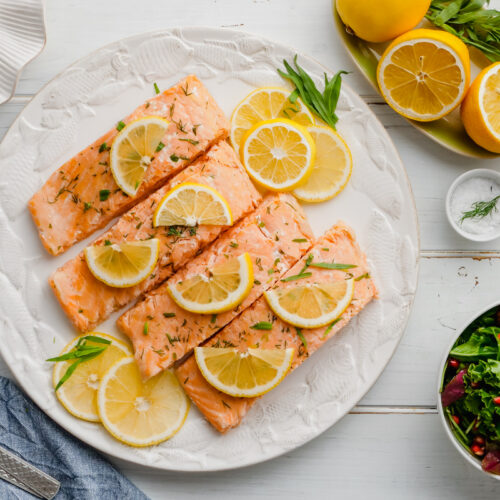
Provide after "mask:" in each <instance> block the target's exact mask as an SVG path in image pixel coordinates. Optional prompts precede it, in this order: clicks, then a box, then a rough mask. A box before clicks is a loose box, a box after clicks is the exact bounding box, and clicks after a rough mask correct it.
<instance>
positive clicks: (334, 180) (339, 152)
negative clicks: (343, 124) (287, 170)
mask: <svg viewBox="0 0 500 500" xmlns="http://www.w3.org/2000/svg"><path fill="white" fill-rule="evenodd" d="M307 130H308V131H309V133H310V134H311V137H312V138H313V140H314V143H315V144H316V159H315V161H314V165H313V168H312V173H311V176H310V177H309V179H307V181H306V182H305V183H304V184H302V185H301V186H299V187H298V188H297V189H295V190H294V192H293V194H294V195H295V196H296V197H297V198H299V200H302V201H308V202H310V203H314V202H319V201H326V200H329V199H330V198H333V197H334V196H336V195H338V194H339V193H340V192H341V191H342V190H343V189H344V188H345V186H346V185H347V182H348V181H349V178H350V177H351V172H352V156H351V151H350V150H349V148H348V147H347V144H346V143H345V142H344V140H343V139H342V137H340V135H339V134H337V133H336V132H335V131H334V130H332V129H331V128H330V127H319V126H314V127H309V128H308V129H307Z"/></svg>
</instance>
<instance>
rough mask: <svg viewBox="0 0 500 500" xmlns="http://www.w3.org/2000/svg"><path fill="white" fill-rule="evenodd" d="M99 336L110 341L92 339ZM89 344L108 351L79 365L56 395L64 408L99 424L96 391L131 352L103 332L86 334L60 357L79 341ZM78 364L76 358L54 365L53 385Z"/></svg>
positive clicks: (71, 346)
mask: <svg viewBox="0 0 500 500" xmlns="http://www.w3.org/2000/svg"><path fill="white" fill-rule="evenodd" d="M86 337H100V338H103V339H105V340H108V341H109V342H111V343H110V344H107V345H105V344H102V343H100V342H96V341H95V340H92V339H91V338H88V339H86ZM84 340H85V341H86V344H85V345H86V346H91V347H106V349H105V350H104V351H103V352H102V353H101V354H99V355H98V356H96V357H95V358H93V359H89V360H88V361H83V362H82V363H80V364H79V365H78V366H77V367H76V369H75V371H74V372H73V373H72V374H71V376H70V377H69V378H68V379H67V380H66V381H65V382H64V383H63V384H62V385H61V386H60V387H59V389H57V391H56V396H57V399H58V400H59V401H60V403H61V404H62V405H63V406H64V408H65V409H66V410H67V411H68V412H69V413H71V414H72V415H74V416H75V417H78V418H81V419H82V420H88V421H89V422H99V414H98V412H97V389H98V387H99V383H100V381H101V379H102V377H103V375H104V374H105V373H106V372H107V371H108V369H109V367H110V366H112V365H113V364H114V363H115V362H116V361H118V360H119V359H121V358H123V357H124V356H131V355H132V352H131V351H130V349H129V348H128V346H127V345H126V344H124V343H123V342H121V341H120V340H118V339H115V338H114V337H111V336H110V335H107V334H105V333H100V332H91V333H85V334H83V335H80V336H79V337H76V338H75V339H73V340H72V341H71V342H70V343H69V344H68V345H67V346H66V347H65V348H64V349H63V350H62V351H61V355H63V354H67V353H68V352H69V351H71V350H72V349H74V348H75V347H76V344H77V343H78V342H83V341H84ZM74 362H75V360H74V359H72V360H68V361H59V362H56V364H55V365H54V371H53V372H52V382H53V384H54V387H56V386H57V384H58V382H59V381H60V380H61V378H62V377H63V375H64V374H65V373H66V370H67V369H68V368H69V367H70V366H71V365H72V364H73V363H74Z"/></svg>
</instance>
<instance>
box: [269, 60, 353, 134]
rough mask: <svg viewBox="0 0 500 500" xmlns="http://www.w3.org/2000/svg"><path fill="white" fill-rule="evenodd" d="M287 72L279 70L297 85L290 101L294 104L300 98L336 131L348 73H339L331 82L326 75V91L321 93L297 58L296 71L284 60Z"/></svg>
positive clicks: (295, 62)
mask: <svg viewBox="0 0 500 500" xmlns="http://www.w3.org/2000/svg"><path fill="white" fill-rule="evenodd" d="M283 64H284V66H285V69H286V72H284V71H282V70H280V69H278V73H279V74H280V75H281V76H282V77H283V78H286V79H287V80H290V81H291V82H292V83H293V84H294V85H295V90H294V91H293V92H292V93H291V94H290V97H289V98H288V99H289V101H290V102H291V103H292V104H294V103H295V101H296V100H297V98H298V97H300V98H301V99H302V101H303V102H304V104H305V105H306V106H307V107H308V108H309V110H310V111H311V112H312V113H315V114H316V115H318V116H319V117H320V118H321V119H322V120H323V121H324V122H325V123H327V124H328V125H330V127H332V128H333V129H335V125H336V123H337V122H338V119H339V118H338V116H337V115H336V113H335V110H336V109H337V103H338V100H339V95H340V86H341V85H342V75H343V74H344V75H347V71H342V70H341V71H339V72H337V73H336V74H335V75H333V77H332V78H331V79H330V80H329V79H328V76H327V74H326V73H325V74H324V78H325V89H324V90H323V93H321V92H320V91H319V90H318V89H317V87H316V84H315V83H314V81H313V79H312V78H311V77H310V76H309V75H308V74H307V73H306V72H305V70H304V69H303V68H302V67H301V66H299V64H298V63H297V56H295V57H294V58H293V64H294V66H295V69H294V68H292V66H291V65H290V64H289V63H288V61H287V60H286V59H284V60H283Z"/></svg>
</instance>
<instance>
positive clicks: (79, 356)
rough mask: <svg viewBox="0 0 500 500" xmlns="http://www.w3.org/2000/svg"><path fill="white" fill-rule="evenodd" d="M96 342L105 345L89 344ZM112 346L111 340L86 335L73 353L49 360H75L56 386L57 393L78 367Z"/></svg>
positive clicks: (72, 350)
mask: <svg viewBox="0 0 500 500" xmlns="http://www.w3.org/2000/svg"><path fill="white" fill-rule="evenodd" d="M89 340H90V341H91V342H95V343H97V344H104V346H103V347H98V346H92V345H89V344H88V341H89ZM109 344H111V341H110V340H107V339H103V338H102V337H97V336H95V335H86V336H85V337H81V338H80V340H78V342H77V343H76V345H75V347H74V348H73V349H71V351H69V352H67V353H66V354H62V355H61V356H57V357H55V358H49V359H47V360H46V361H52V362H58V361H69V360H72V359H74V360H75V361H74V363H71V365H69V366H68V369H67V370H66V372H65V373H64V375H63V376H62V377H61V379H60V380H59V382H57V385H56V391H57V390H58V389H59V387H61V386H62V385H63V384H64V382H66V380H68V379H69V378H70V377H71V375H72V374H73V372H74V371H75V370H76V369H77V368H78V365H79V364H81V363H83V362H84V361H90V360H91V359H94V358H95V357H97V356H99V354H102V353H103V352H104V351H105V350H106V349H107V347H108V345H109Z"/></svg>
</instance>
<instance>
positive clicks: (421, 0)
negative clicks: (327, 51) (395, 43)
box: [336, 0, 431, 43]
mask: <svg viewBox="0 0 500 500" xmlns="http://www.w3.org/2000/svg"><path fill="white" fill-rule="evenodd" d="M336 2H337V12H338V13H339V16H340V18H341V19H342V21H343V23H344V24H345V25H346V26H347V27H348V28H350V29H351V30H352V31H353V32H354V34H355V35H356V36H357V37H359V38H362V39H363V40H366V41H367V42H375V43H378V42H386V41H387V40H392V39H393V38H396V37H397V36H399V35H401V34H403V33H406V32H407V31H410V30H411V29H412V28H414V27H415V26H416V25H417V24H418V23H419V22H420V21H421V20H422V19H423V17H424V16H425V13H426V12H427V10H428V9H429V6H430V4H431V0H336Z"/></svg>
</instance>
